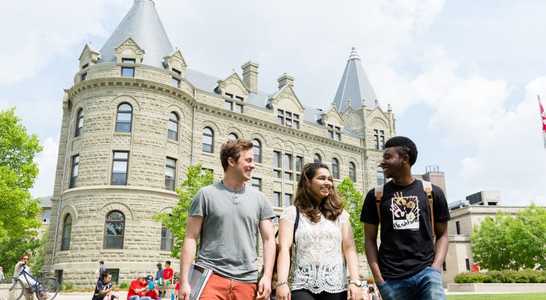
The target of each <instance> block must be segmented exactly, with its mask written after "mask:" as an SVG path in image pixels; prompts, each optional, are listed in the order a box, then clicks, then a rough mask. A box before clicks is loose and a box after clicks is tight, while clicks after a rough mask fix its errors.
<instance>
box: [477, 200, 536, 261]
mask: <svg viewBox="0 0 546 300" xmlns="http://www.w3.org/2000/svg"><path fill="white" fill-rule="evenodd" d="M471 241H472V252H473V253H474V260H476V261H477V262H479V263H480V265H481V266H482V267H484V268H487V269H489V270H504V269H510V270H520V269H525V268H527V269H535V268H538V269H544V267H545V266H546V209H544V208H542V207H538V206H536V205H531V206H530V207H528V208H526V209H524V210H522V211H520V212H519V213H518V214H517V215H516V216H515V217H512V216H508V215H505V214H498V215H497V216H496V217H495V218H491V217H489V218H486V219H485V220H484V221H483V222H482V223H481V224H480V226H479V227H477V228H475V229H474V231H473V233H472V236H471Z"/></svg>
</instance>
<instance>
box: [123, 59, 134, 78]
mask: <svg viewBox="0 0 546 300" xmlns="http://www.w3.org/2000/svg"><path fill="white" fill-rule="evenodd" d="M121 63H123V64H135V63H136V59H134V58H122V59H121ZM121 76H123V77H135V67H129V66H122V67H121Z"/></svg>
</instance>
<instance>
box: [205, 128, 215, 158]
mask: <svg viewBox="0 0 546 300" xmlns="http://www.w3.org/2000/svg"><path fill="white" fill-rule="evenodd" d="M213 151H214V131H212V129H211V128H210V127H205V128H204V129H203V152H207V153H212V152H213Z"/></svg>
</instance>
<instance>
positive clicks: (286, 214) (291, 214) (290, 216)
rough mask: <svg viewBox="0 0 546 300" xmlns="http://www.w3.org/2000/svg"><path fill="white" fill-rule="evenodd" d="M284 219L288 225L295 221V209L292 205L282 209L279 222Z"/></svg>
mask: <svg viewBox="0 0 546 300" xmlns="http://www.w3.org/2000/svg"><path fill="white" fill-rule="evenodd" d="M284 219H286V220H288V221H290V223H294V222H295V221H296V207H295V206H294V205H290V206H289V207H287V208H285V209H284V211H283V212H282V215H281V220H284Z"/></svg>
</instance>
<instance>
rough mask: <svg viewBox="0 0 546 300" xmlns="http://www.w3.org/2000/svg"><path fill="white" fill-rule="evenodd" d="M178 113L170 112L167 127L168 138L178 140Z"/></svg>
mask: <svg viewBox="0 0 546 300" xmlns="http://www.w3.org/2000/svg"><path fill="white" fill-rule="evenodd" d="M178 120H179V119H178V115H177V114H176V113H175V112H171V113H170V114H169V125H168V129H167V138H168V139H169V140H173V141H178Z"/></svg>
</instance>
